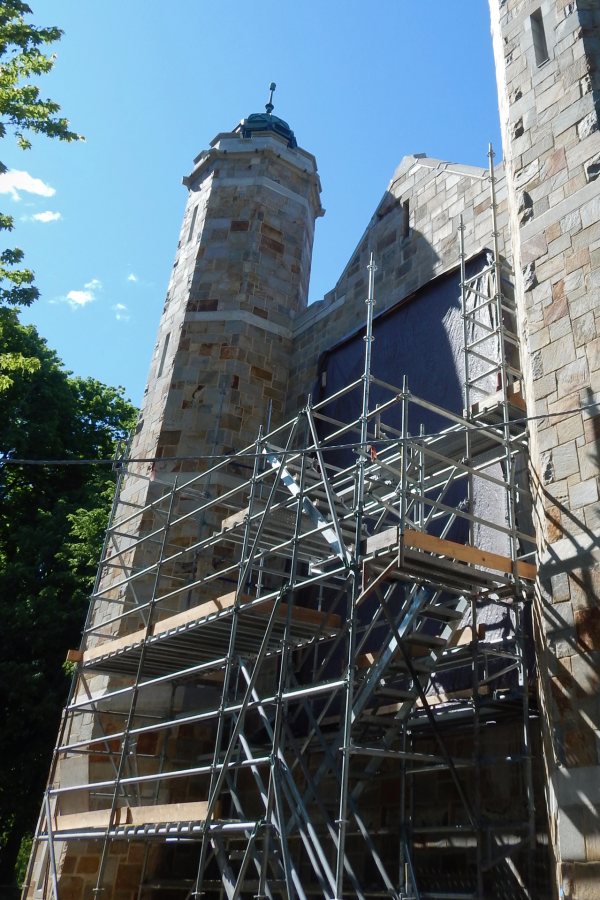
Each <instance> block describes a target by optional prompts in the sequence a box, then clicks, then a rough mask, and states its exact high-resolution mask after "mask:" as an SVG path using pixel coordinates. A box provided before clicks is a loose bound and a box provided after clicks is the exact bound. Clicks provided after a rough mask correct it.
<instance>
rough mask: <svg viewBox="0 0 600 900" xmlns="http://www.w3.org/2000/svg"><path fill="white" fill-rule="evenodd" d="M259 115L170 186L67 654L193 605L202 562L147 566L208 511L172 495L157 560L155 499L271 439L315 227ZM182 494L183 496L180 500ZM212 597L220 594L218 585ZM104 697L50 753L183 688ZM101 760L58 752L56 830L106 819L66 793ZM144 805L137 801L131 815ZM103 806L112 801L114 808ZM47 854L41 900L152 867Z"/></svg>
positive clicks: (283, 138)
mask: <svg viewBox="0 0 600 900" xmlns="http://www.w3.org/2000/svg"><path fill="white" fill-rule="evenodd" d="M272 88H274V85H272ZM271 101H272V93H271V99H270V101H269V103H268V104H267V108H266V112H265V113H258V114H253V115H251V116H249V117H248V118H247V119H244V120H242V122H241V123H240V124H239V125H238V126H237V127H236V128H235V129H234V130H233V131H231V132H225V133H221V134H218V135H217V137H216V138H215V139H214V141H213V142H212V144H211V147H210V149H208V150H206V151H204V152H202V153H201V154H200V155H199V156H198V157H197V158H196V159H195V160H194V168H193V170H192V172H191V174H190V175H189V176H187V177H185V178H184V179H183V182H184V185H185V186H186V188H187V190H188V200H187V204H186V208H185V212H184V216H183V224H182V228H181V233H180V239H179V243H178V247H177V254H176V258H175V262H174V266H173V272H172V275H171V279H170V283H169V288H168V292H167V296H166V301H165V305H164V309H163V313H162V317H161V322H160V327H159V332H158V341H157V344H156V348H155V352H154V355H153V359H152V363H151V367H150V373H149V378H148V386H147V388H146V393H145V397H144V402H143V406H142V411H141V413H140V419H139V424H138V427H137V430H136V433H135V435H134V437H133V440H132V443H131V447H130V456H131V457H132V458H133V459H134V460H136V459H137V460H140V462H139V463H133V464H130V465H128V466H127V471H126V473H125V474H124V475H123V477H122V478H121V482H120V489H119V492H118V495H117V500H116V505H115V509H114V519H115V520H116V521H117V522H119V523H122V524H120V526H119V527H118V528H117V530H116V531H115V533H114V535H113V536H112V537H111V538H110V539H109V541H108V542H107V545H106V547H105V550H104V557H103V563H101V568H100V574H99V577H98V581H97V585H96V590H95V593H94V595H93V600H92V604H91V607H90V612H89V614H88V621H87V638H86V639H85V643H84V647H83V649H84V650H85V651H87V652H92V653H93V652H94V650H95V648H97V647H98V646H99V645H101V643H102V641H103V640H105V639H106V637H107V636H111V635H112V636H114V637H115V638H116V639H123V640H127V636H128V635H132V634H133V635H135V636H138V635H140V634H142V632H144V633H148V634H149V633H150V629H151V622H152V621H154V622H156V620H158V619H161V618H164V617H165V616H167V615H169V614H172V613H173V612H179V611H180V610H185V609H188V608H189V607H190V606H193V605H194V604H195V603H196V602H197V601H198V597H197V596H196V594H195V592H194V590H193V589H188V588H187V587H186V589H185V591H177V586H178V585H181V584H182V582H184V581H187V582H190V581H193V580H194V577H195V576H197V575H198V572H199V567H200V565H202V566H203V567H204V571H206V569H207V567H208V568H210V565H211V559H210V554H208V555H206V554H205V555H204V558H203V560H202V563H201V564H200V563H199V562H189V561H186V563H185V564H182V563H180V562H178V561H177V560H176V561H174V562H172V563H170V564H169V565H168V566H163V565H162V562H161V563H157V560H158V559H159V556H160V553H161V552H162V553H163V554H169V553H171V554H175V555H176V554H177V551H178V550H181V549H183V548H186V547H189V546H190V545H191V544H193V543H194V542H197V541H198V540H199V539H200V538H201V536H202V535H203V534H206V533H207V532H208V531H209V530H210V529H211V528H212V527H214V526H215V523H216V522H218V521H219V514H220V515H222V510H217V509H216V508H215V509H213V510H209V511H208V513H207V514H206V515H205V516H203V517H202V518H201V519H198V517H193V518H187V519H186V518H185V514H186V503H187V502H188V499H189V497H188V496H187V495H184V496H182V495H181V494H180V495H178V498H177V501H176V502H175V503H174V504H172V506H171V508H170V516H171V520H170V521H171V522H172V520H173V519H177V518H178V517H181V518H183V521H181V522H179V521H177V522H175V523H174V524H171V525H170V527H169V544H168V546H167V545H163V546H162V547H160V546H159V545H160V541H156V540H153V538H152V535H153V533H154V532H155V531H156V530H157V529H160V528H161V527H162V526H163V525H164V517H165V514H166V512H165V510H166V508H167V506H168V504H169V500H168V498H169V495H170V491H171V488H172V486H173V484H174V483H175V481H177V483H178V484H179V485H181V484H182V483H184V484H186V485H187V482H188V481H189V480H190V479H192V478H193V477H194V476H195V475H197V474H198V473H199V472H201V471H204V470H206V469H208V468H210V466H211V457H214V456H216V455H218V454H220V453H228V452H231V451H232V450H233V449H234V448H235V449H239V448H240V447H244V446H246V445H248V444H250V443H251V442H252V441H253V440H254V439H255V438H256V435H257V432H258V430H259V427H260V426H261V425H264V424H266V422H267V420H269V421H270V422H271V423H272V424H273V425H275V424H276V423H277V422H278V421H279V420H280V418H281V415H282V413H283V409H284V403H285V398H286V394H287V390H288V374H289V366H290V363H291V358H292V353H291V347H292V337H291V335H292V324H293V321H294V319H295V317H296V315H297V314H298V313H299V312H301V311H302V310H303V309H304V308H305V307H306V304H307V293H308V282H309V275H310V265H311V254H312V245H313V236H314V226H315V219H316V217H317V216H320V215H322V214H323V210H322V208H321V205H320V200H319V196H320V182H319V177H318V175H317V167H316V161H315V159H314V157H313V156H312V155H311V154H310V153H307V152H306V151H305V150H302V149H301V148H300V147H298V145H297V142H296V139H295V136H294V133H293V131H292V130H291V128H290V127H289V125H288V124H287V123H286V122H284V121H283V120H282V119H280V118H278V117H277V116H274V115H273V114H272V112H273V105H272V102H271ZM163 457H165V460H164V462H163V461H161V459H162V458H163ZM228 486H229V485H224V484H223V483H222V482H221V481H219V478H218V477H216V478H215V479H213V481H212V483H211V484H210V491H211V492H212V495H213V496H215V497H218V496H219V493H220V492H223V491H224V490H226V489H227V487H228ZM186 490H189V495H190V496H192V494H193V488H189V489H188V488H186ZM145 539H146V540H145ZM188 559H189V558H188ZM157 566H158V568H157ZM153 567H154V568H153ZM159 569H160V574H156V573H157V572H158V570H159ZM130 579H132V580H130ZM125 582H128V583H127V584H126V583H125ZM219 590H220V592H221V593H223V588H222V587H221V588H220V589H219ZM219 590H216V593H219ZM165 595H166V596H167V600H166V601H165V602H164V603H161V604H157V608H156V610H153V612H152V613H149V612H148V610H149V608H150V607H151V606H152V604H153V602H154V601H155V600H157V599H161V598H162V597H163V596H165ZM207 596H210V585H208V586H205V587H204V589H203V592H202V597H203V599H204V600H206V598H207ZM159 607H160V608H159ZM123 613H124V614H123ZM120 683H121V682H120V680H119V678H118V677H117V678H115V677H113V676H110V675H109V676H106V675H92V676H91V677H88V678H84V679H82V680H80V681H79V682H78V686H77V688H76V691H75V693H74V695H73V697H72V705H71V711H72V712H71V718H70V720H69V724H68V725H67V726H66V728H65V731H63V732H62V733H61V736H60V737H59V744H60V743H64V742H65V741H68V742H73V741H75V742H76V743H77V742H79V745H80V746H89V742H90V740H92V739H93V738H96V739H100V738H102V737H103V736H106V735H107V734H110V733H113V734H115V733H119V732H120V730H121V729H122V726H123V716H127V715H130V716H132V717H133V716H136V717H137V721H147V720H148V717H150V719H152V718H156V717H157V716H158V717H164V716H166V715H167V714H169V713H170V714H173V713H175V714H177V713H180V712H181V711H183V710H185V709H186V703H187V701H186V693H185V690H183V689H182V690H180V691H176V696H175V695H172V694H171V693H170V691H169V690H164V689H163V688H161V687H160V686H157V687H156V689H153V690H152V691H151V692H146V695H145V696H138V695H137V692H136V694H135V695H134V696H132V695H131V694H128V695H127V697H126V698H125V699H124V701H123V702H120V701H117V702H116V703H115V702H112V703H109V704H108V706H107V705H106V704H105V703H104V701H105V700H106V699H107V695H109V694H111V692H114V691H115V690H116V691H117V694H118V688H119V686H120ZM92 694H93V696H94V701H93V702H92V704H91V706H90V704H89V702H88V698H89V697H90V696H91V695H92ZM109 706H110V713H109V712H107V710H108V707H109ZM92 707H93V708H95V709H96V710H99V712H98V716H97V718H96V721H95V722H94V721H92V717H91V716H90V714H89V713H90V709H91V708H92ZM73 710H75V711H74V712H73ZM194 738H195V739H196V747H198V746H201V745H202V741H205V742H207V746H210V742H211V740H212V736H211V735H209V734H207V733H204V732H203V733H202V734H200V733H195V734H194ZM126 743H127V742H125V743H124V744H123V745H122V747H121V750H118V751H117V754H118V756H119V758H120V759H121V761H122V765H123V766H125V767H126V766H128V765H129V763H128V761H127V759H128V756H129V755H130V754H131V750H132V748H131V746H126ZM185 743H186V741H185V740H183V743H182V742H181V741H179V743H177V742H176V743H175V744H174V745H173V747H172V748H171V749H169V748H167V747H166V746H165V747H164V748H163V752H164V754H165V756H164V758H165V759H166V760H167V763H166V764H167V765H169V762H168V760H169V756H170V754H173V753H174V754H175V755H176V756H181V754H182V753H184V754H185V752H186V748H185ZM188 743H189V741H188ZM111 746H112V750H111V749H110V748H109V745H108V743H106V742H105V741H104V742H103V741H101V740H97V742H96V744H93V747H94V748H95V749H96V751H97V752H93V751H92V752H87V753H84V754H62V755H60V754H59V756H58V757H57V761H56V762H55V764H54V766H53V769H52V773H51V784H52V785H54V787H56V788H57V789H58V790H61V789H65V790H66V793H64V794H61V795H60V797H59V799H58V800H57V801H55V802H53V809H52V814H53V816H54V817H55V819H56V820H57V821H58V820H59V819H60V818H61V817H62V820H63V821H65V822H66V821H68V817H69V816H70V815H71V816H72V815H79V816H81V815H83V816H90V815H91V816H93V815H94V814H95V813H94V809H96V808H97V806H98V804H100V807H101V808H102V809H103V810H104V811H105V812H104V813H103V814H104V815H106V814H107V812H108V808H109V807H110V805H111V801H110V799H109V800H108V801H107V798H106V797H104V798H103V799H101V800H99V799H97V798H96V799H93V798H92V799H90V798H89V796H84V795H83V794H82V793H81V792H80V791H78V790H77V789H74V790H72V791H71V790H70V786H72V785H77V784H84V783H86V782H89V781H95V780H98V779H101V778H103V777H107V776H108V777H110V771H114V767H113V764H110V765H107V756H106V754H107V751H108V752H109V753H110V752H114V751H115V750H116V749H117V748H118V746H119V744H118V742H113V745H111ZM156 751H157V747H156V746H155V745H154V744H152V746H150V745H147V746H145V745H144V742H142V744H141V745H140V744H139V742H138V743H137V752H141V753H142V754H144V753H148V752H149V753H150V754H152V753H154V752H156ZM145 765H147V763H146V764H145ZM150 771H151V770H150V769H148V772H150ZM150 798H151V794H148V795H147V796H146V801H148V800H150ZM174 799H176V800H177V799H181V797H180V796H179V795H177V796H175V794H173V793H172V792H171V791H167V792H163V793H161V795H160V796H159V797H158V800H160V801H161V802H165V801H167V802H172V801H173V800H174ZM185 799H195V798H188V797H186V798H185ZM156 800H157V797H154V802H156ZM94 804H96V805H94ZM116 804H117V800H116V799H114V806H115V808H116ZM65 817H67V818H66V819H65ZM57 846H58V845H57ZM60 848H61V849H60V855H59V856H58V858H57V859H55V860H54V861H53V866H52V868H54V870H55V872H56V876H57V879H58V881H57V884H56V890H57V891H58V893H59V895H60V896H61V897H62V896H65V897H67V896H68V897H72V898H74V900H75V898H80V897H81V898H84V897H88V896H90V891H92V890H93V888H94V885H95V884H96V883H97V879H99V880H98V884H101V885H106V884H111V885H115V886H116V887H124V889H125V887H127V880H128V879H129V881H131V879H132V878H133V881H134V882H136V883H137V880H139V879H140V878H141V877H142V874H141V873H142V871H146V870H147V869H148V870H150V869H152V866H153V864H154V863H155V861H156V858H157V857H156V854H154V853H152V854H150V855H149V857H147V858H146V859H145V861H144V862H143V867H142V868H141V866H142V862H141V861H140V859H138V858H137V857H136V858H134V856H135V853H134V854H133V856H132V855H131V854H129V855H126V856H125V857H123V858H120V859H116V858H112V857H111V858H108V857H107V856H106V853H105V855H104V857H103V852H104V851H103V846H102V842H101V841H97V843H96V844H95V845H93V844H89V845H88V846H87V847H86V846H85V845H82V844H81V843H77V842H75V843H73V844H69V846H68V847H67V845H65V844H62V845H60ZM58 852H59V851H57V853H58ZM47 856H48V851H47V850H46V849H44V848H42V849H41V850H39V851H38V852H37V853H36V855H35V857H34V858H33V865H32V868H31V873H30V880H29V886H28V888H27V889H26V896H29V897H40V896H46V893H45V892H46V890H47V889H48V890H50V891H51V888H49V887H48V884H47V877H48V876H47V874H45V873H46V872H47V864H48V858H47ZM98 873H100V875H99V874H98ZM103 896H104V895H103ZM111 896H112V894H111ZM119 896H121V894H119ZM122 896H127V897H129V894H128V893H124V894H122Z"/></svg>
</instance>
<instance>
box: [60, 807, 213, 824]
mask: <svg viewBox="0 0 600 900" xmlns="http://www.w3.org/2000/svg"><path fill="white" fill-rule="evenodd" d="M207 809H208V802H206V801H204V800H198V801H196V802H194V803H165V804H159V805H157V806H129V807H127V806H123V807H119V809H116V810H115V815H114V818H113V825H115V826H123V825H133V826H137V825H154V824H156V825H161V824H164V823H166V822H203V821H204V820H205V819H206V812H207ZM219 816H220V808H219V804H218V803H217V804H216V806H215V812H214V818H216V819H218V818H219ZM109 821H110V810H109V809H98V810H93V811H92V812H81V813H69V815H65V816H60V815H59V816H56V818H55V821H54V830H55V831H80V830H81V829H88V828H89V829H94V830H104V829H106V828H108V824H109Z"/></svg>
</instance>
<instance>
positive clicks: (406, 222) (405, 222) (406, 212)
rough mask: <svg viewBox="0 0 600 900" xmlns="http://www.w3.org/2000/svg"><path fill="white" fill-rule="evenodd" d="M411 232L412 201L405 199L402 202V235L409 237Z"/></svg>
mask: <svg viewBox="0 0 600 900" xmlns="http://www.w3.org/2000/svg"><path fill="white" fill-rule="evenodd" d="M409 234H410V203H409V201H408V200H405V201H404V203H403V204H402V237H403V238H405V237H408V235H409Z"/></svg>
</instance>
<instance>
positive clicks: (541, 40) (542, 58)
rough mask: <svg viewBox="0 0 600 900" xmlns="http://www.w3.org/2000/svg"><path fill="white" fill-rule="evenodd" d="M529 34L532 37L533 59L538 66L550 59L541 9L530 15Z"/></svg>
mask: <svg viewBox="0 0 600 900" xmlns="http://www.w3.org/2000/svg"><path fill="white" fill-rule="evenodd" d="M531 36H532V38H533V51H534V53H535V61H536V64H537V65H538V66H541V65H543V64H544V63H545V62H548V60H549V59H550V57H549V56H548V44H547V42H546V31H545V29H544V20H543V18H542V11H541V9H536V11H535V12H534V13H532V15H531Z"/></svg>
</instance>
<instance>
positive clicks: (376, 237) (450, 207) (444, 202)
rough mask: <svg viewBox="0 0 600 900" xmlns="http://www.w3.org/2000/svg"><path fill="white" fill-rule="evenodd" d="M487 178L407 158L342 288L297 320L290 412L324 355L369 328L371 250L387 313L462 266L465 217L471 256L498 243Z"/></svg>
mask: <svg viewBox="0 0 600 900" xmlns="http://www.w3.org/2000/svg"><path fill="white" fill-rule="evenodd" d="M487 176H488V173H487V170H484V169H480V168H476V167H473V166H463V165H457V164H454V163H448V162H442V161H441V160H438V159H431V158H429V157H425V156H419V157H416V156H408V157H405V158H404V159H403V160H402V162H401V163H400V165H399V166H398V168H397V169H396V171H395V173H394V176H393V178H392V180H391V181H390V184H389V185H388V188H387V190H386V192H385V193H384V195H383V197H382V198H381V200H380V202H379V205H378V206H377V209H376V210H375V213H374V215H373V217H372V218H371V221H370V222H369V224H368V226H367V228H366V230H365V232H364V235H363V237H362V238H361V240H360V242H359V244H358V247H357V248H356V250H355V251H354V253H353V254H352V256H351V257H350V260H349V262H348V264H347V265H346V267H345V269H344V271H343V273H342V275H341V276H340V278H339V280H338V282H337V284H336V286H335V288H334V289H333V290H331V291H329V293H327V294H326V295H325V297H324V298H323V299H322V300H320V301H318V302H317V303H313V304H311V305H310V306H309V307H308V309H306V310H305V311H304V312H303V313H301V314H300V315H299V316H298V317H297V319H296V321H295V323H294V356H293V362H292V369H291V381H290V383H291V384H293V385H294V390H293V391H291V392H290V394H289V396H288V400H287V410H288V415H292V414H293V413H294V412H295V411H296V409H298V408H299V407H302V406H303V405H304V404H305V403H306V397H307V394H309V393H311V392H312V391H313V390H314V385H315V380H316V378H317V374H318V373H317V365H318V360H319V357H320V356H321V354H322V353H323V352H324V351H325V350H327V349H328V348H330V347H332V346H333V345H334V344H336V343H337V342H338V341H340V340H342V339H343V338H345V337H347V336H348V335H349V334H351V333H353V332H355V331H357V330H358V329H359V328H361V327H363V325H364V322H365V300H366V297H367V265H368V263H369V258H370V254H371V252H373V254H374V256H375V259H376V264H377V272H376V277H375V297H376V307H375V312H376V314H377V315H379V314H381V313H382V312H384V311H385V310H387V309H389V308H390V307H391V306H393V305H395V304H397V303H399V302H401V301H403V300H405V299H407V298H409V297H410V296H411V295H412V294H414V293H415V292H416V291H417V290H418V289H419V288H421V287H422V286H423V285H425V284H427V283H428V282H429V281H431V280H432V279H433V278H435V277H437V276H438V275H441V274H442V273H444V272H447V271H449V270H450V269H454V268H456V266H457V265H458V262H459V225H460V219H461V217H462V218H463V222H464V229H465V230H464V239H465V252H466V255H467V257H469V256H472V255H474V254H475V253H477V252H479V251H480V250H482V249H483V248H484V247H489V246H490V242H491V230H492V226H491V210H490V188H489V181H488V177H487ZM496 177H497V182H498V183H497V199H498V223H499V226H500V235H499V239H500V249H501V252H504V250H505V243H504V237H505V229H506V224H507V220H508V210H507V205H506V196H505V190H504V178H503V169H502V167H501V166H499V167H498V170H497V172H496ZM407 215H408V218H407Z"/></svg>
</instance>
